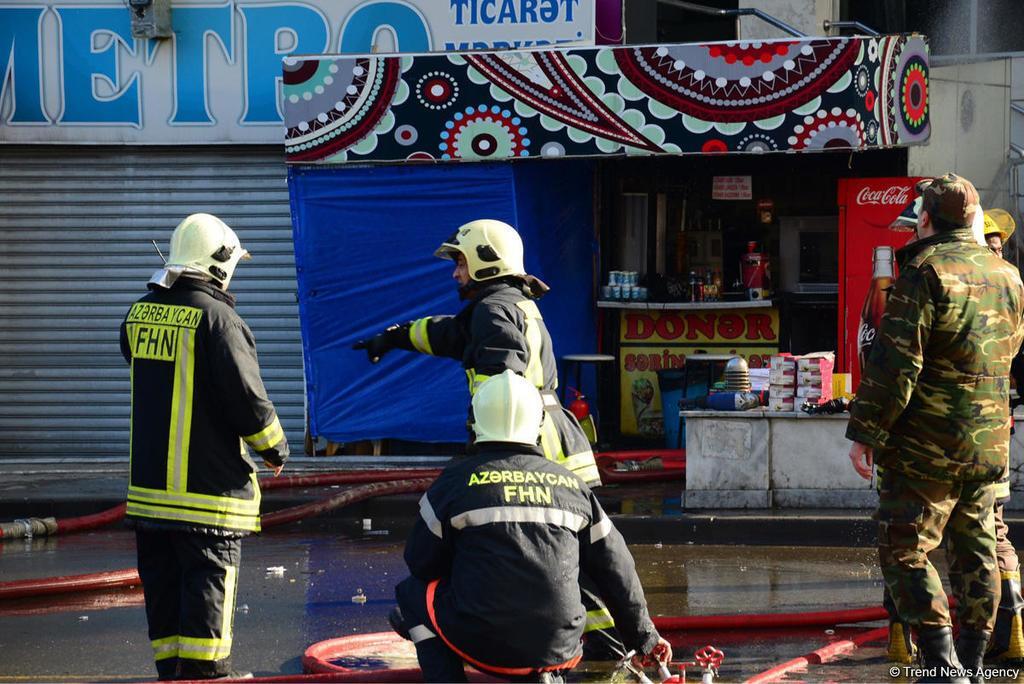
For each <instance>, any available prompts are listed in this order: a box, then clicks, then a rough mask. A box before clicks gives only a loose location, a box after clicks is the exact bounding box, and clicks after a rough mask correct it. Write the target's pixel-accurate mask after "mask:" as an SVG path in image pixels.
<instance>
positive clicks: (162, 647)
mask: <svg viewBox="0 0 1024 684" xmlns="http://www.w3.org/2000/svg"><path fill="white" fill-rule="evenodd" d="M149 643H150V645H152V646H153V660H167V659H168V658H177V657H178V635H177V634H175V635H174V636H169V637H164V638H163V639H154V640H153V641H151V642H149Z"/></svg>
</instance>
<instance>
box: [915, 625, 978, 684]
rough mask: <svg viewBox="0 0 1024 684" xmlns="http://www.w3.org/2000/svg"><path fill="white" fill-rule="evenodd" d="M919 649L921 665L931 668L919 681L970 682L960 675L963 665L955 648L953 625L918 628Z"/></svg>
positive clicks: (954, 683) (955, 683)
mask: <svg viewBox="0 0 1024 684" xmlns="http://www.w3.org/2000/svg"><path fill="white" fill-rule="evenodd" d="M917 651H918V654H919V655H920V657H921V667H922V668H924V669H925V670H930V672H928V673H927V674H925V676H924V677H922V678H921V679H919V680H918V681H919V682H952V683H953V684H969V681H968V679H967V678H966V677H962V676H959V675H960V672H961V671H962V670H963V667H962V666H961V665H960V659H959V658H957V656H956V650H955V649H954V648H953V628H952V627H930V628H927V627H922V628H918V630H917Z"/></svg>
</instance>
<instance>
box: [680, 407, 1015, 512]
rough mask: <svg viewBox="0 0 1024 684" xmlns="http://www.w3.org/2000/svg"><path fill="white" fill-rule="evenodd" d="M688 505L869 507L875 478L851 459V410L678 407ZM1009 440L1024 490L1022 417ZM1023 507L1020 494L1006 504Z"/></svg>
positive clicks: (1012, 479)
mask: <svg viewBox="0 0 1024 684" xmlns="http://www.w3.org/2000/svg"><path fill="white" fill-rule="evenodd" d="M680 415H681V416H682V417H683V418H685V419H686V491H685V492H684V493H683V505H684V506H685V507H686V508H874V507H875V506H876V505H877V503H878V494H877V492H876V490H875V478H874V477H872V479H871V480H865V479H863V478H861V477H860V476H859V475H858V474H857V473H856V472H855V471H854V470H853V466H852V465H851V464H850V459H849V452H850V442H849V440H847V439H846V424H847V422H848V420H849V418H850V414H849V413H839V414H832V415H818V416H811V415H807V414H806V413H803V412H796V413H792V412H783V411H768V410H767V409H754V410H751V411H682V412H681V413H680ZM1016 421H1017V424H1018V429H1017V431H1016V433H1015V434H1014V435H1013V436H1012V437H1011V439H1010V467H1011V470H1010V485H1011V487H1012V489H1013V490H1014V492H1017V491H1018V490H1021V489H1024V474H1022V471H1024V465H1022V464H1024V416H1020V415H1018V416H1016ZM1007 508H1008V509H1011V510H1021V509H1024V495H1020V494H1015V496H1014V498H1011V500H1010V502H1009V503H1008V504H1007Z"/></svg>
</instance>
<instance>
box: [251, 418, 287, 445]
mask: <svg viewBox="0 0 1024 684" xmlns="http://www.w3.org/2000/svg"><path fill="white" fill-rule="evenodd" d="M242 439H244V440H245V443H246V444H248V445H249V446H251V447H252V448H253V449H254V450H255V451H265V450H267V449H270V448H273V447H275V446H277V445H278V444H279V443H280V442H281V440H282V439H284V429H283V428H282V427H281V421H280V420H278V418H277V415H275V416H274V420H272V421H271V422H270V424H269V425H267V426H266V427H265V428H263V429H262V430H260V431H259V432H257V433H255V434H252V435H245V436H244V437H242Z"/></svg>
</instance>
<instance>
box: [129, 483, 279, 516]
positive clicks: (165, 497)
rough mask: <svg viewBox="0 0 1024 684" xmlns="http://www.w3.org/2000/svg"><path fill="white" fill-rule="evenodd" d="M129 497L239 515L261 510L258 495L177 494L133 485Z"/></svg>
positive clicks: (136, 499)
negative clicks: (251, 496)
mask: <svg viewBox="0 0 1024 684" xmlns="http://www.w3.org/2000/svg"><path fill="white" fill-rule="evenodd" d="M254 494H255V492H254ZM128 499H129V500H131V501H138V502H140V503H151V504H166V505H168V506H179V507H181V506H185V507H189V508H196V509H199V510H206V511H223V512H225V513H236V514H238V515H258V514H259V512H260V497H259V496H258V495H256V496H254V497H253V498H252V499H236V498H233V497H227V496H211V495H209V494H190V493H189V492H183V493H181V494H175V493H171V492H165V491H163V490H160V489H144V488H142V487H136V486H134V485H133V486H130V487H129V488H128Z"/></svg>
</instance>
